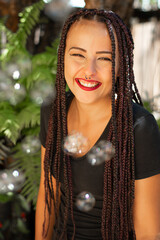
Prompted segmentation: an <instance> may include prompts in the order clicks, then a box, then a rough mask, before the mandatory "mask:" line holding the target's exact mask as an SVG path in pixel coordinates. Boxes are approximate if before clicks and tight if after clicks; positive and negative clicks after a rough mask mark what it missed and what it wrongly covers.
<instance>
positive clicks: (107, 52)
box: [96, 51, 112, 54]
mask: <svg viewBox="0 0 160 240" xmlns="http://www.w3.org/2000/svg"><path fill="white" fill-rule="evenodd" d="M96 53H97V54H99V53H102V54H104V53H106V54H112V52H110V51H98V52H96Z"/></svg>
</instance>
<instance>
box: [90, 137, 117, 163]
mask: <svg viewBox="0 0 160 240" xmlns="http://www.w3.org/2000/svg"><path fill="white" fill-rule="evenodd" d="M114 154H115V148H114V146H113V145H112V143H111V142H108V141H100V142H99V143H98V144H96V145H95V146H94V147H93V148H92V149H91V150H90V151H89V153H88V154H87V159H88V162H89V163H90V164H91V165H93V166H94V165H99V164H102V163H103V162H105V161H109V160H110V159H111V158H113V156H114Z"/></svg>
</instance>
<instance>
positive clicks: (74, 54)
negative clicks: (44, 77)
mask: <svg viewBox="0 0 160 240" xmlns="http://www.w3.org/2000/svg"><path fill="white" fill-rule="evenodd" d="M70 55H71V56H75V57H81V58H84V56H83V55H81V54H78V53H73V54H70Z"/></svg>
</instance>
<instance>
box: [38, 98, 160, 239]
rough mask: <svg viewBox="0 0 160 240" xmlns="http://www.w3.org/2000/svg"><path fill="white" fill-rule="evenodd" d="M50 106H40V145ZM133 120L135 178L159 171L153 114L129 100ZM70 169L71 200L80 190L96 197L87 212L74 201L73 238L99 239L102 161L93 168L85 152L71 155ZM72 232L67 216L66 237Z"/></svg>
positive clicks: (158, 138) (159, 153)
mask: <svg viewBox="0 0 160 240" xmlns="http://www.w3.org/2000/svg"><path fill="white" fill-rule="evenodd" d="M71 100H72V96H69V97H67V109H68V108H69V105H70V103H71ZM50 108H51V106H50V105H42V107H41V127H40V140H41V143H42V145H43V146H44V147H45V141H46V135H47V128H48V120H49V113H50ZM133 122H134V140H135V179H136V180H137V179H143V178H147V177H150V176H153V175H156V174H158V173H160V132H159V129H158V126H157V123H156V121H155V119H154V117H153V115H152V114H150V113H149V112H148V111H147V110H145V109H144V108H143V107H141V106H139V105H138V104H135V103H133ZM110 123H111V120H110V121H109V122H108V124H107V126H106V128H105V129H104V131H103V133H102V135H101V136H100V138H99V139H98V141H100V140H106V139H107V135H108V131H109V125H110ZM98 141H97V142H98ZM71 168H72V176H73V177H72V179H73V180H72V184H73V203H75V198H76V196H77V195H78V194H79V193H80V192H82V191H88V192H91V193H92V194H93V195H94V197H95V199H96V204H95V206H94V208H93V209H92V210H90V211H88V212H82V211H79V210H78V209H77V207H76V206H75V204H73V213H74V221H75V225H76V235H75V240H101V239H102V236H101V216H102V203H103V182H104V181H103V175H104V164H101V165H98V166H96V167H95V166H92V165H90V164H89V163H88V161H87V160H86V155H84V156H82V157H79V158H74V157H71ZM53 175H54V173H53ZM60 179H61V204H60V211H59V224H58V225H59V227H58V229H56V231H57V232H59V234H60V232H61V229H62V228H63V219H64V198H65V194H64V186H63V177H62V176H60ZM72 232H73V225H72V221H71V219H70V218H69V220H68V224H67V240H70V239H71V237H72ZM53 239H54V238H53ZM54 240H58V239H54Z"/></svg>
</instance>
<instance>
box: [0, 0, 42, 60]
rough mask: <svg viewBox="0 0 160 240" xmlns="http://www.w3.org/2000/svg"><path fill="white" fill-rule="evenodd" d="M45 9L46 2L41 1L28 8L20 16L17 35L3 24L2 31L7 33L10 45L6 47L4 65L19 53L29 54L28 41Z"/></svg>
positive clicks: (2, 57)
mask: <svg viewBox="0 0 160 240" xmlns="http://www.w3.org/2000/svg"><path fill="white" fill-rule="evenodd" d="M43 8H44V2H43V1H42V0H40V1H39V2H37V3H34V4H33V5H31V6H29V7H26V8H25V10H24V11H23V12H21V13H20V14H19V17H20V23H19V28H18V31H17V32H16V33H14V34H13V33H11V32H10V31H9V30H8V29H7V28H5V26H4V25H3V24H1V26H0V29H1V30H3V31H4V32H5V33H7V40H8V44H7V45H6V49H5V51H3V54H2V56H1V61H2V62H3V64H5V63H6V62H8V61H9V60H10V59H11V57H13V56H15V55H16V54H17V53H23V54H24V55H25V54H28V52H27V50H26V48H25V47H26V41H27V38H28V36H29V35H30V34H31V30H32V29H33V27H34V26H35V25H36V24H37V23H38V22H39V16H40V12H41V10H42V9H43Z"/></svg>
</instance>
